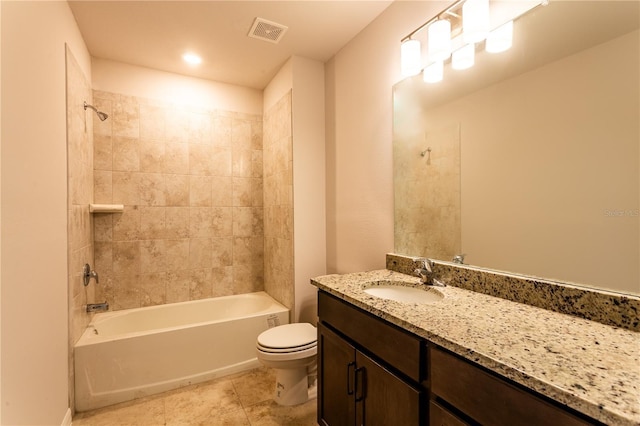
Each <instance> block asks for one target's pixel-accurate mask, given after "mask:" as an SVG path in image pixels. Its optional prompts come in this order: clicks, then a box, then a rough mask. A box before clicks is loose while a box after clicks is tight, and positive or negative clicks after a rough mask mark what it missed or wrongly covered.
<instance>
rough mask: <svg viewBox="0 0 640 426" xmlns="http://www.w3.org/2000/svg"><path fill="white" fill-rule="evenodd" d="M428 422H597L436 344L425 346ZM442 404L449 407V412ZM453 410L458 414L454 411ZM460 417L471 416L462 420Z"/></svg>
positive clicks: (570, 425)
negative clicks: (426, 355) (429, 401)
mask: <svg viewBox="0 0 640 426" xmlns="http://www.w3.org/2000/svg"><path fill="white" fill-rule="evenodd" d="M429 361H430V371H431V398H432V400H431V405H430V408H431V412H430V424H437V425H464V424H475V423H476V422H477V423H479V424H483V425H514V424H524V423H526V424H527V425H528V426H529V425H530V426H536V425H539V426H547V425H554V426H578V425H590V424H591V425H593V424H599V423H597V422H595V421H587V420H583V419H582V418H580V417H577V416H576V415H573V414H572V413H570V412H569V411H567V410H565V409H563V408H562V407H559V406H557V405H555V404H554V403H552V402H551V401H546V400H545V399H543V398H542V397H540V396H537V395H534V394H532V393H530V392H529V391H526V390H523V389H521V388H519V387H517V386H515V385H513V384H511V383H509V382H508V381H507V380H506V379H502V378H500V377H498V376H496V375H495V374H494V373H490V372H488V371H485V370H484V369H482V368H480V367H478V366H475V365H473V364H471V363H470V362H468V361H466V360H464V359H462V358H460V357H458V356H456V355H453V354H450V353H448V352H446V351H444V350H442V349H439V348H437V347H436V346H430V347H429ZM443 405H448V406H451V407H452V409H451V411H450V410H448V409H447V408H444V407H443ZM455 412H457V413H459V414H457V415H456V414H454V413H455ZM463 418H468V419H473V421H469V422H467V421H465V420H463Z"/></svg>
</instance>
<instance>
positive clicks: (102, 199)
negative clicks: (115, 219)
mask: <svg viewBox="0 0 640 426" xmlns="http://www.w3.org/2000/svg"><path fill="white" fill-rule="evenodd" d="M112 175H113V172H111V171H110V170H109V171H107V170H94V171H93V202H94V203H105V204H109V203H111V202H112V200H113V185H112V184H111V180H112Z"/></svg>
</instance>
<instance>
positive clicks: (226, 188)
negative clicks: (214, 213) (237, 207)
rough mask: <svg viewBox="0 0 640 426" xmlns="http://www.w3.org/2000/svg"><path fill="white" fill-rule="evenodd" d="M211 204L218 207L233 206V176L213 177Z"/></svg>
mask: <svg viewBox="0 0 640 426" xmlns="http://www.w3.org/2000/svg"><path fill="white" fill-rule="evenodd" d="M211 204H212V205H213V206H218V207H231V206H232V205H233V178H232V177H231V176H212V177H211Z"/></svg>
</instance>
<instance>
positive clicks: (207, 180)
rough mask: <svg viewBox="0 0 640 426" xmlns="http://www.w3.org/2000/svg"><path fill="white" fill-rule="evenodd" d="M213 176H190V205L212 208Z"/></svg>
mask: <svg viewBox="0 0 640 426" xmlns="http://www.w3.org/2000/svg"><path fill="white" fill-rule="evenodd" d="M211 185H212V178H211V176H189V205H191V206H197V207H211V197H212V193H213V192H212V187H211Z"/></svg>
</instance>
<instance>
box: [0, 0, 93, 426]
mask: <svg viewBox="0 0 640 426" xmlns="http://www.w3.org/2000/svg"><path fill="white" fill-rule="evenodd" d="M65 43H68V44H69V46H70V48H71V50H72V51H73V52H74V54H75V55H76V59H77V60H78V63H79V66H80V68H81V69H82V71H83V72H84V73H85V75H90V74H91V71H90V59H89V55H88V52H87V50H86V47H85V45H84V42H83V41H82V38H81V36H80V33H79V31H78V29H77V26H76V23H75V20H74V18H73V16H72V14H71V11H70V10H69V7H68V5H67V3H66V2H58V1H56V2H2V113H3V120H2V166H1V171H2V178H1V181H2V192H1V193H2V220H1V223H2V229H1V236H2V237H1V238H2V267H1V270H2V289H1V290H2V299H1V300H2V306H1V315H2V346H1V347H2V354H1V355H2V356H1V359H2V372H1V382H2V383H1V389H2V401H1V405H2V419H1V420H0V421H1V422H2V424H52V425H56V424H62V423H63V421H64V419H65V415H68V414H67V413H68V412H69V411H68V407H69V403H68V390H69V389H68V364H67V363H68V342H67V338H68V324H67V316H68V307H67V303H68V298H67V160H66V158H67V152H66V146H67V144H66V140H67V138H66V108H65ZM67 419H68V417H67Z"/></svg>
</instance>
